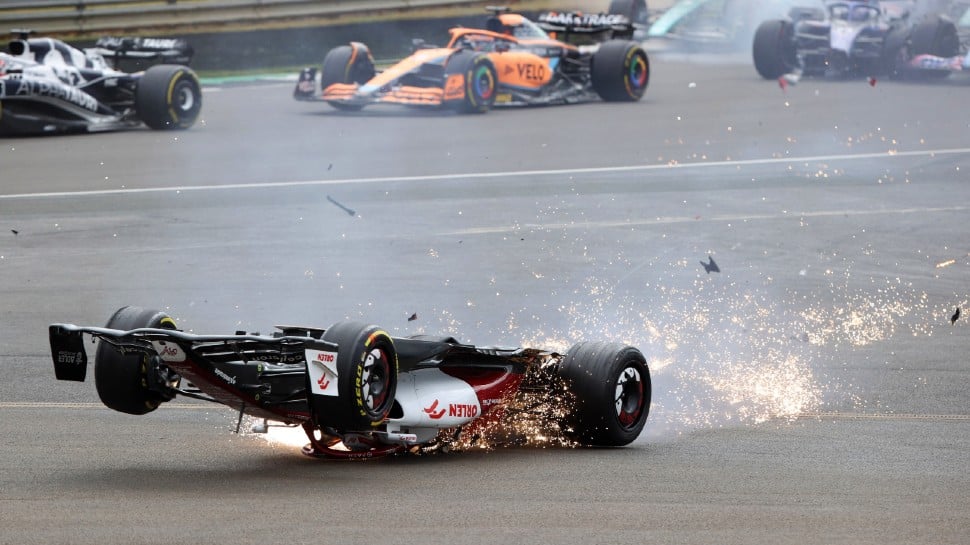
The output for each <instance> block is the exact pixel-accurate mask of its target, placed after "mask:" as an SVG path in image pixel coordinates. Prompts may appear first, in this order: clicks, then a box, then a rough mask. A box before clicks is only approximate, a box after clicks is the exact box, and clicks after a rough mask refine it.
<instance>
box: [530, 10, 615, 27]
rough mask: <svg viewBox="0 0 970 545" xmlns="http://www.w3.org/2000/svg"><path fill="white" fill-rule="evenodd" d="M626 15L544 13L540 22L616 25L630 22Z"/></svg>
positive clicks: (589, 25) (570, 24) (594, 25)
mask: <svg viewBox="0 0 970 545" xmlns="http://www.w3.org/2000/svg"><path fill="white" fill-rule="evenodd" d="M629 21H630V20H629V19H627V17H626V16H625V15H617V14H612V13H555V12H550V13H543V14H542V15H540V16H539V22H541V23H552V24H557V25H565V26H588V27H596V26H614V25H625V24H628V23H629Z"/></svg>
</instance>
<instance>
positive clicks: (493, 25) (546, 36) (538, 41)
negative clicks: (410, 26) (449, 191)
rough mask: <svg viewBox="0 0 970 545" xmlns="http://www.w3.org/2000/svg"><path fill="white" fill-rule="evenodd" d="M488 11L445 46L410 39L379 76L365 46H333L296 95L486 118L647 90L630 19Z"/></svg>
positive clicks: (306, 73) (351, 105)
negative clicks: (501, 111)
mask: <svg viewBox="0 0 970 545" xmlns="http://www.w3.org/2000/svg"><path fill="white" fill-rule="evenodd" d="M626 3H629V2H626ZM490 9H491V10H492V15H491V16H490V17H488V19H487V21H486V23H485V28H483V29H473V28H463V27H459V28H452V29H451V30H450V31H449V32H450V35H451V38H450V40H449V42H448V45H447V46H445V47H434V46H429V45H426V44H424V43H423V42H422V41H420V40H416V41H415V49H414V52H413V53H412V54H411V55H410V56H409V57H407V58H405V59H403V60H401V61H400V62H398V63H397V64H395V65H393V66H391V67H390V68H388V69H387V70H384V71H382V72H380V73H378V72H376V71H375V68H374V60H373V58H372V56H371V53H370V50H369V49H368V48H367V46H366V45H364V44H362V43H358V42H353V43H350V44H349V45H344V46H340V47H337V48H335V49H333V50H331V51H330V52H329V53H327V55H326V57H325V58H324V60H323V66H322V67H321V69H320V74H319V86H318V78H317V70H316V68H305V69H303V71H302V72H301V73H300V76H299V80H298V82H297V85H296V89H295V90H294V93H293V96H294V98H296V99H297V100H308V101H323V102H327V103H329V104H330V105H331V106H333V107H334V108H337V109H339V110H359V109H360V108H362V107H364V106H366V105H369V104H376V103H384V104H401V105H406V106H416V107H422V106H423V107H433V108H441V107H443V108H447V109H452V110H455V111H458V112H461V113H483V112H486V111H488V110H489V109H490V108H492V107H493V106H506V105H519V106H522V105H544V104H568V103H576V102H585V101H589V100H593V99H595V98H597V97H598V98H600V99H602V100H606V101H628V102H632V101H637V100H640V98H641V97H642V96H643V94H644V92H645V91H646V89H647V83H648V81H649V78H650V63H649V60H648V58H647V53H646V52H645V51H644V50H643V48H642V47H640V45H639V44H638V43H637V42H635V41H632V40H631V39H630V38H631V37H632V35H633V32H634V28H635V23H633V22H631V20H630V18H629V17H628V16H626V15H621V14H609V13H607V14H583V13H579V12H565V13H557V12H548V13H543V14H541V15H540V16H539V17H538V21H537V22H533V21H531V20H529V19H527V18H526V17H524V16H523V15H520V14H516V13H509V12H508V11H507V10H506V9H504V8H490ZM553 36H556V37H557V38H562V39H555V38H554V37H553ZM574 42H592V43H587V44H585V45H580V44H577V43H574Z"/></svg>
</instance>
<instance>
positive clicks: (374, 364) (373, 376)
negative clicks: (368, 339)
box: [360, 348, 391, 413]
mask: <svg viewBox="0 0 970 545" xmlns="http://www.w3.org/2000/svg"><path fill="white" fill-rule="evenodd" d="M390 375H391V364H390V362H389V361H388V359H387V355H386V354H385V353H384V351H383V350H381V349H380V348H374V349H372V350H371V351H369V352H368V353H367V355H366V356H365V357H364V368H363V371H362V373H361V377H360V378H361V396H362V397H363V399H364V405H366V407H367V410H368V411H370V412H372V413H378V412H379V409H380V408H381V407H383V405H384V402H385V401H386V400H387V390H388V379H389V377H390Z"/></svg>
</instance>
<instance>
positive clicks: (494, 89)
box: [444, 49, 498, 114]
mask: <svg viewBox="0 0 970 545" xmlns="http://www.w3.org/2000/svg"><path fill="white" fill-rule="evenodd" d="M455 82H457V83H455ZM449 83H452V86H449ZM456 91H460V92H458V93H456ZM444 93H445V106H447V107H449V108H451V109H453V110H455V111H457V112H458V113H463V114H483V113H485V112H487V111H489V110H490V109H491V108H492V105H494V104H495V97H496V96H497V95H498V72H496V70H495V65H494V64H492V61H491V60H489V58H488V55H486V54H484V53H479V52H476V51H470V50H467V49H462V50H460V51H457V52H455V53H454V54H453V55H452V56H451V58H449V59H448V64H446V65H445V88H444ZM452 96H455V98H451V97H452Z"/></svg>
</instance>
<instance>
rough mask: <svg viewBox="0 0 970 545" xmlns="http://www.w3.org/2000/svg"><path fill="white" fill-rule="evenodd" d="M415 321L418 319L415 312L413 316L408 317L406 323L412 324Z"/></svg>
mask: <svg viewBox="0 0 970 545" xmlns="http://www.w3.org/2000/svg"><path fill="white" fill-rule="evenodd" d="M417 319H418V313H417V312H415V313H414V314H412V315H410V316H408V321H409V322H413V321H415V320H417Z"/></svg>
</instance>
